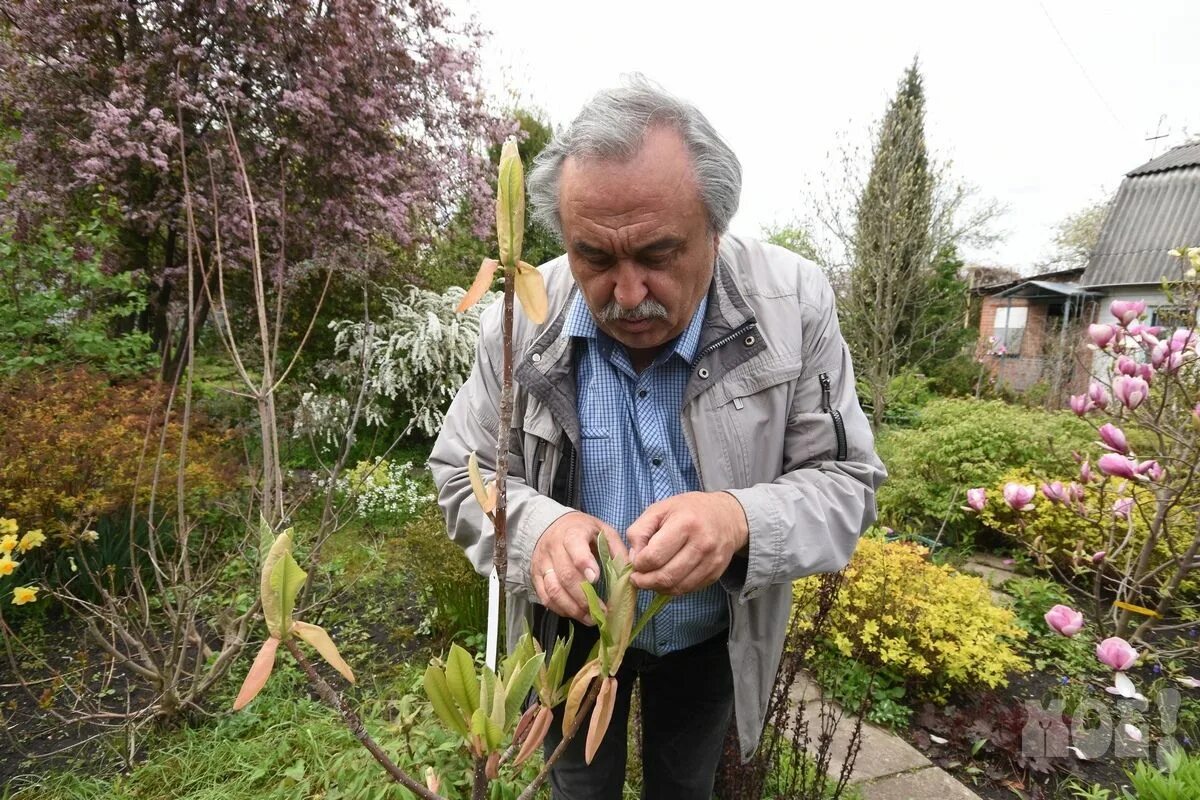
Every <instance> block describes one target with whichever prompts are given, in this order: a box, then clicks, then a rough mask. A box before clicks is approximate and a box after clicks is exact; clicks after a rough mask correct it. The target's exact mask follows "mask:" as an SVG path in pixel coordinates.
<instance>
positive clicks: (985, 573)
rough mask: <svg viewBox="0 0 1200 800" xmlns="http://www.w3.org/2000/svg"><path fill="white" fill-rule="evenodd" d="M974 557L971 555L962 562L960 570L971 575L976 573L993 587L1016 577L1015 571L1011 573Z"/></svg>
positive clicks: (997, 587)
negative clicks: (967, 559) (965, 561)
mask: <svg viewBox="0 0 1200 800" xmlns="http://www.w3.org/2000/svg"><path fill="white" fill-rule="evenodd" d="M974 558H975V557H972V559H971V560H969V561H967V563H965V564H963V565H962V568H961V570H962V571H963V572H969V573H971V574H972V575H978V576H979V577H981V578H983V579H984V580H986V581H987V582H988V585H989V586H991V587H992V588H993V589H999V588H1000V587H1001V586H1003V585H1004V584H1005V583H1007V582H1008V581H1009V580H1011V579H1012V578H1015V577H1016V575H1015V573H1013V571H1012V570H1010V569H1002V568H1000V567H996V566H993V565H992V564H984V563H981V562H978V561H975V560H974Z"/></svg>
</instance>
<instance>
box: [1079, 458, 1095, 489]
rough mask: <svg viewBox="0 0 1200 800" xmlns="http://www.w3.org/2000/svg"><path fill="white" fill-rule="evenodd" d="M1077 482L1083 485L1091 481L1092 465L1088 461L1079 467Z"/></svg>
mask: <svg viewBox="0 0 1200 800" xmlns="http://www.w3.org/2000/svg"><path fill="white" fill-rule="evenodd" d="M1079 482H1080V483H1082V484H1085V485H1086V484H1089V483H1091V482H1092V465H1091V463H1090V462H1088V461H1085V462H1083V464H1081V465H1080V467H1079Z"/></svg>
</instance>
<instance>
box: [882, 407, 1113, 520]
mask: <svg viewBox="0 0 1200 800" xmlns="http://www.w3.org/2000/svg"><path fill="white" fill-rule="evenodd" d="M1093 438H1094V434H1093V432H1092V429H1091V427H1090V426H1089V425H1088V424H1087V423H1085V422H1082V421H1080V420H1078V419H1076V418H1075V417H1073V416H1072V415H1070V414H1067V413H1059V412H1045V411H1032V410H1029V409H1023V408H1017V407H1015V406H1010V405H1007V404H1005V403H1002V402H999V401H994V400H991V401H979V400H962V399H940V400H933V401H931V402H929V403H928V404H926V405H925V407H924V408H923V409H922V410H921V413H920V418H919V421H918V424H917V426H916V427H914V428H910V429H893V428H889V429H886V430H885V431H884V432H883V434H882V435H881V436H880V437H879V442H878V448H879V455H880V457H881V458H882V459H883V462H884V463H885V464H886V465H887V467H888V472H889V475H890V477H889V479H888V482H887V483H885V484H884V485H883V487H882V488H881V489H880V491H879V495H878V502H879V512H880V519H881V520H882V521H883V522H885V523H886V524H888V525H890V526H892V527H894V528H897V529H900V530H910V531H914V532H918V533H920V532H929V533H932V532H934V531H937V530H939V529H940V527H941V525H942V522H943V520H945V522H946V524H947V525H948V527H949V529H950V530H951V531H952V532H954V533H957V534H958V536H957V537H956V538H957V539H958V540H963V539H968V540H969V539H970V538H971V537H972V536H973V535H974V533H975V532H976V531H977V530H978V529H979V522H978V521H977V520H976V519H974V518H973V517H972V516H971V515H968V514H965V513H964V512H963V510H962V508H961V506H962V505H963V504H964V503H965V492H966V489H967V488H970V487H973V486H990V485H993V484H994V483H995V482H996V481H997V480H998V479H999V478H1000V477H1001V476H1002V475H1003V474H1004V473H1005V472H1006V471H1008V470H1009V469H1012V468H1013V467H1018V466H1027V467H1029V468H1031V469H1041V470H1044V471H1047V472H1048V471H1050V470H1052V469H1055V468H1057V467H1058V466H1059V465H1060V464H1061V463H1062V460H1063V459H1064V458H1069V457H1070V453H1071V451H1072V450H1076V449H1080V448H1082V447H1084V446H1085V445H1086V444H1088V443H1089V442H1090V441H1091V440H1092V439H1093Z"/></svg>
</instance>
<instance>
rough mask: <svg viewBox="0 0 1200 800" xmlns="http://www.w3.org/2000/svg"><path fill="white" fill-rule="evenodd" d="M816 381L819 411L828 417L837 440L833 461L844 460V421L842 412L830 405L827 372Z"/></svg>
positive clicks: (830, 382)
mask: <svg viewBox="0 0 1200 800" xmlns="http://www.w3.org/2000/svg"><path fill="white" fill-rule="evenodd" d="M817 381H818V382H819V383H820V384H821V410H822V411H824V412H825V413H826V414H828V415H829V419H830V421H831V422H832V423H833V435H834V438H835V439H836V440H837V453H836V455H835V457H834V461H845V460H846V421H845V420H843V419H842V412H841V411H839V410H838V409H836V408H834V407H833V405H832V404H831V403H830V400H829V395H830V387H831V386H832V381H830V379H829V373H828V372H822V373H821V374H820V375H818V376H817Z"/></svg>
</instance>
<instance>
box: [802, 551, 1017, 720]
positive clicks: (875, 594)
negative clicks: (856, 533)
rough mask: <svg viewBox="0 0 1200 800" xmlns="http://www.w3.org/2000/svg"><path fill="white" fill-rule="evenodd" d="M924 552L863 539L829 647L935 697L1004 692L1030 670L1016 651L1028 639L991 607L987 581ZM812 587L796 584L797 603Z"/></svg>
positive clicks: (834, 619) (1006, 613)
mask: <svg viewBox="0 0 1200 800" xmlns="http://www.w3.org/2000/svg"><path fill="white" fill-rule="evenodd" d="M927 552H928V551H927V550H926V549H925V548H923V547H920V546H918V545H914V544H911V543H908V542H885V541H883V540H881V539H878V538H874V537H864V538H863V539H861V540H860V541H859V543H858V549H857V550H856V551H855V553H854V557H853V558H852V559H851V560H850V564H849V565H848V566H847V567H846V570H845V581H844V583H843V584H842V588H841V592H840V593H839V594H838V597H837V600H836V602H835V605H834V608H833V612H832V614H831V617H830V630H831V634H830V636H829V639H830V644H831V646H832V647H834V648H836V649H837V651H838V652H840V653H841V654H842V655H843V656H854V657H856V658H859V659H861V660H864V661H866V662H867V663H868V664H872V665H874V666H878V667H880V668H882V669H886V670H891V671H893V672H894V673H896V674H897V675H899V676H903V677H904V678H905V679H907V680H909V681H911V682H912V683H913V684H914V685H916V686H917V687H918V688H919V690H920V691H921V693H922V694H925V695H926V696H930V697H933V698H940V697H944V696H945V695H946V694H947V693H948V692H949V691H953V690H958V689H976V688H978V687H979V685H980V684H983V685H985V686H988V687H992V688H995V687H997V686H1004V685H1006V683H1007V677H1006V676H1007V673H1008V672H1009V671H1011V670H1025V669H1028V664H1027V663H1026V662H1025V660H1024V659H1023V658H1021V657H1020V656H1019V655H1018V654H1017V653H1016V652H1015V651H1014V649H1013V643H1014V642H1017V641H1020V640H1022V639H1024V638H1025V635H1026V634H1025V632H1024V631H1023V630H1021V629H1020V628H1019V627H1018V626H1017V625H1016V624H1015V618H1014V616H1013V613H1012V612H1011V611H1009V610H1008V609H1005V608H1000V607H998V606H996V605H993V604H992V600H991V596H990V594H989V593H988V587H987V584H986V582H984V581H983V579H981V578H977V577H974V576H971V575H963V574H961V573H958V572H956V571H955V570H954V569H953V568H951V567H948V566H938V565H935V564H931V563H930V562H929V561H927V560H926V555H927ZM813 580H815V579H814V578H812V577H809V578H803V579H801V580H800V581H797V588H796V597H797V598H799V597H800V596H801V593H802V592H805V591H807V586H806V582H811V581H813ZM809 612H810V610H809V609H805V608H804V607H803V606H799V607H798V609H797V613H799V614H805V613H809Z"/></svg>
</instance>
